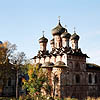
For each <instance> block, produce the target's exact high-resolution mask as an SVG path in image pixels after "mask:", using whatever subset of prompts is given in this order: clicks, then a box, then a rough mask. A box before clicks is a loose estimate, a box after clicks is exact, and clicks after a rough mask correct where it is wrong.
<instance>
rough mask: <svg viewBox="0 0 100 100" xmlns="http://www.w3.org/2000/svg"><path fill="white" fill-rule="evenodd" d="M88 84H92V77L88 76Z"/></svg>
mask: <svg viewBox="0 0 100 100" xmlns="http://www.w3.org/2000/svg"><path fill="white" fill-rule="evenodd" d="M89 83H92V75H91V74H89Z"/></svg>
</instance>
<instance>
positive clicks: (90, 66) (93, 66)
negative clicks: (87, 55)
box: [86, 63, 100, 70]
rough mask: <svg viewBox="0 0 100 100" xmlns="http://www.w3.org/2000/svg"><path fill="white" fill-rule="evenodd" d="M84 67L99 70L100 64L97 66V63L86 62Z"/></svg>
mask: <svg viewBox="0 0 100 100" xmlns="http://www.w3.org/2000/svg"><path fill="white" fill-rule="evenodd" d="M86 68H87V69H96V70H100V66H99V65H96V64H93V63H87V64H86Z"/></svg>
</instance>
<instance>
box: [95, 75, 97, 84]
mask: <svg viewBox="0 0 100 100" xmlns="http://www.w3.org/2000/svg"><path fill="white" fill-rule="evenodd" d="M96 83H97V75H95V84H96Z"/></svg>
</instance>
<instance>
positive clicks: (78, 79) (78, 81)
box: [76, 75, 80, 83]
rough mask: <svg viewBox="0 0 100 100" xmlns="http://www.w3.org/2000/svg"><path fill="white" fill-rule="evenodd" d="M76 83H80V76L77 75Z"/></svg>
mask: <svg viewBox="0 0 100 100" xmlns="http://www.w3.org/2000/svg"><path fill="white" fill-rule="evenodd" d="M76 83H80V76H79V75H76Z"/></svg>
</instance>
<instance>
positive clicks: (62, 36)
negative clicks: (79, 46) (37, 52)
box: [61, 29, 71, 38]
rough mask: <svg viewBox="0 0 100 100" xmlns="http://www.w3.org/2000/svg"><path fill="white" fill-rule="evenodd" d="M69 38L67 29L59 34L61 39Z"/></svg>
mask: <svg viewBox="0 0 100 100" xmlns="http://www.w3.org/2000/svg"><path fill="white" fill-rule="evenodd" d="M70 37H71V34H70V33H68V31H67V29H66V30H65V32H64V33H62V34H61V38H70Z"/></svg>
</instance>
